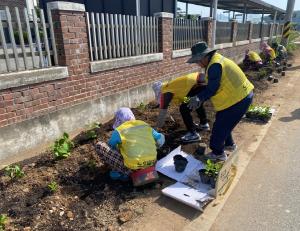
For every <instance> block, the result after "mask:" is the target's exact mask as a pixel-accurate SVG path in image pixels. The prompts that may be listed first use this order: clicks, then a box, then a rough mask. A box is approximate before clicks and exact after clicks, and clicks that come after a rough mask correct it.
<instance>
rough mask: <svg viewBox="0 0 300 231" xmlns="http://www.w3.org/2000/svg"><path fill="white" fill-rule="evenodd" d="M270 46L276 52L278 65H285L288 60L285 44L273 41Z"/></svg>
mask: <svg viewBox="0 0 300 231" xmlns="http://www.w3.org/2000/svg"><path fill="white" fill-rule="evenodd" d="M272 48H273V49H274V50H275V53H276V58H275V60H276V62H278V64H279V65H286V64H287V60H288V52H287V49H286V48H285V46H283V45H281V44H279V43H277V42H273V43H272Z"/></svg>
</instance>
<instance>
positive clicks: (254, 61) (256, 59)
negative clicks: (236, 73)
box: [243, 49, 263, 70]
mask: <svg viewBox="0 0 300 231" xmlns="http://www.w3.org/2000/svg"><path fill="white" fill-rule="evenodd" d="M245 53H246V54H245V58H244V60H243V64H244V67H245V68H247V69H254V70H258V69H259V68H261V67H262V66H263V62H262V59H261V57H260V56H259V54H257V53H256V52H255V51H250V50H249V49H247V50H246V52H245Z"/></svg>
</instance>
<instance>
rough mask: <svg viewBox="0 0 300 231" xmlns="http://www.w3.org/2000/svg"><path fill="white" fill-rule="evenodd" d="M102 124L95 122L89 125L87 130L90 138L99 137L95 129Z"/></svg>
mask: <svg viewBox="0 0 300 231" xmlns="http://www.w3.org/2000/svg"><path fill="white" fill-rule="evenodd" d="M100 126H101V125H100V124H98V123H93V124H91V125H90V126H89V128H88V130H87V132H86V136H87V138H88V139H89V140H94V139H96V138H97V133H96V131H95V129H97V128H100Z"/></svg>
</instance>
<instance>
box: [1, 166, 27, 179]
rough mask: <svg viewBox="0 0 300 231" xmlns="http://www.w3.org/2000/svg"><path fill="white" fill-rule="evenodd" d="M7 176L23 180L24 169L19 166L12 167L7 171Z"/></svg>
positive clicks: (8, 167) (6, 169)
mask: <svg viewBox="0 0 300 231" xmlns="http://www.w3.org/2000/svg"><path fill="white" fill-rule="evenodd" d="M4 171H5V175H7V176H9V177H10V178H11V179H17V178H21V177H23V176H24V175H25V173H24V172H23V170H22V168H21V167H20V166H19V165H17V164H16V165H10V166H7V167H6V168H5V169H4Z"/></svg>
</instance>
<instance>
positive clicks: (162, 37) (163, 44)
mask: <svg viewBox="0 0 300 231" xmlns="http://www.w3.org/2000/svg"><path fill="white" fill-rule="evenodd" d="M154 17H157V18H158V34H159V36H158V37H159V38H158V42H159V52H162V53H163V55H164V59H167V60H171V59H172V51H173V14H171V13H165V12H159V13H155V14H154Z"/></svg>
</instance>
